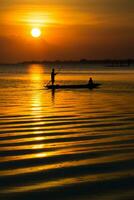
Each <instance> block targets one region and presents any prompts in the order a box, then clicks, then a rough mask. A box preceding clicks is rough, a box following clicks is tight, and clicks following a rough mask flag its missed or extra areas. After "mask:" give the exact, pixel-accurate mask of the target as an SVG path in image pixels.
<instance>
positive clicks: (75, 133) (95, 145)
mask: <svg viewBox="0 0 134 200" xmlns="http://www.w3.org/2000/svg"><path fill="white" fill-rule="evenodd" d="M56 69H57V71H58V70H59V67H58V66H57V67H56ZM49 73H50V68H49V66H44V65H16V66H1V67H0V127H1V128H0V155H1V156H0V198H1V199H2V200H7V199H10V198H13V199H20V198H22V199H44V198H46V199H56V198H57V199H66V200H70V199H74V198H77V199H80V200H87V199H95V200H100V199H110V200H115V199H120V200H130V199H134V192H133V191H134V190H133V189H134V159H133V158H134V103H133V99H134V68H133V67H131V68H113V69H112V68H104V67H93V66H75V67H73V66H66V67H62V68H61V70H60V73H59V74H58V75H57V77H56V80H57V83H59V84H72V83H73V84H84V83H86V82H87V81H88V79H89V76H92V77H93V79H94V80H95V81H96V82H100V83H102V86H101V87H100V88H98V89H95V90H88V89H77V90H75V91H74V90H72V89H70V90H57V91H56V92H52V91H49V90H47V89H45V88H44V84H47V83H48V82H49V78H50V75H49Z"/></svg>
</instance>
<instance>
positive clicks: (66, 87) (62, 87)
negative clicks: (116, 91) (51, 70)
mask: <svg viewBox="0 0 134 200" xmlns="http://www.w3.org/2000/svg"><path fill="white" fill-rule="evenodd" d="M100 85H101V84H100V83H92V84H85V85H84V84H83V85H47V86H46V88H47V89H51V90H55V89H84V88H87V89H94V88H98V87H99V86H100Z"/></svg>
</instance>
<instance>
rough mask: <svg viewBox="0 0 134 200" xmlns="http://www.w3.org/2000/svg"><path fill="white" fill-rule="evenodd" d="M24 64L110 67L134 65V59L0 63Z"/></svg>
mask: <svg viewBox="0 0 134 200" xmlns="http://www.w3.org/2000/svg"><path fill="white" fill-rule="evenodd" d="M24 64H50V65H51V64H53V65H54V64H59V65H63V64H64V65H66V64H94V65H105V66H109V67H114V66H131V65H134V59H102V60H101V59H99V60H87V59H81V60H53V61H48V60H44V61H36V60H35V61H23V62H16V63H0V65H24Z"/></svg>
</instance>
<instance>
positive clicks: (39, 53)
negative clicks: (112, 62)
mask: <svg viewBox="0 0 134 200" xmlns="http://www.w3.org/2000/svg"><path fill="white" fill-rule="evenodd" d="M133 8H134V1H133V0H82V1H81V0H62V1H60V0H55V1H52V0H49V1H47V0H38V1H36V0H27V1H26V0H23V1H21V0H1V1H0V19H1V20H0V30H1V31H0V44H1V49H0V62H20V61H24V60H45V59H46V60H55V59H60V60H68V59H81V58H87V59H98V58H99V59H104V58H128V57H129V58H130V57H133V56H134V40H133V33H134V23H133V21H134V12H133ZM34 27H38V28H40V29H41V32H42V34H41V37H40V38H33V37H32V36H31V34H30V32H31V29H32V28H34Z"/></svg>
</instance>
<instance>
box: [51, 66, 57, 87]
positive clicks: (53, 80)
mask: <svg viewBox="0 0 134 200" xmlns="http://www.w3.org/2000/svg"><path fill="white" fill-rule="evenodd" d="M55 75H56V73H55V70H54V68H53V69H52V72H51V82H52V85H54V82H55Z"/></svg>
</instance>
